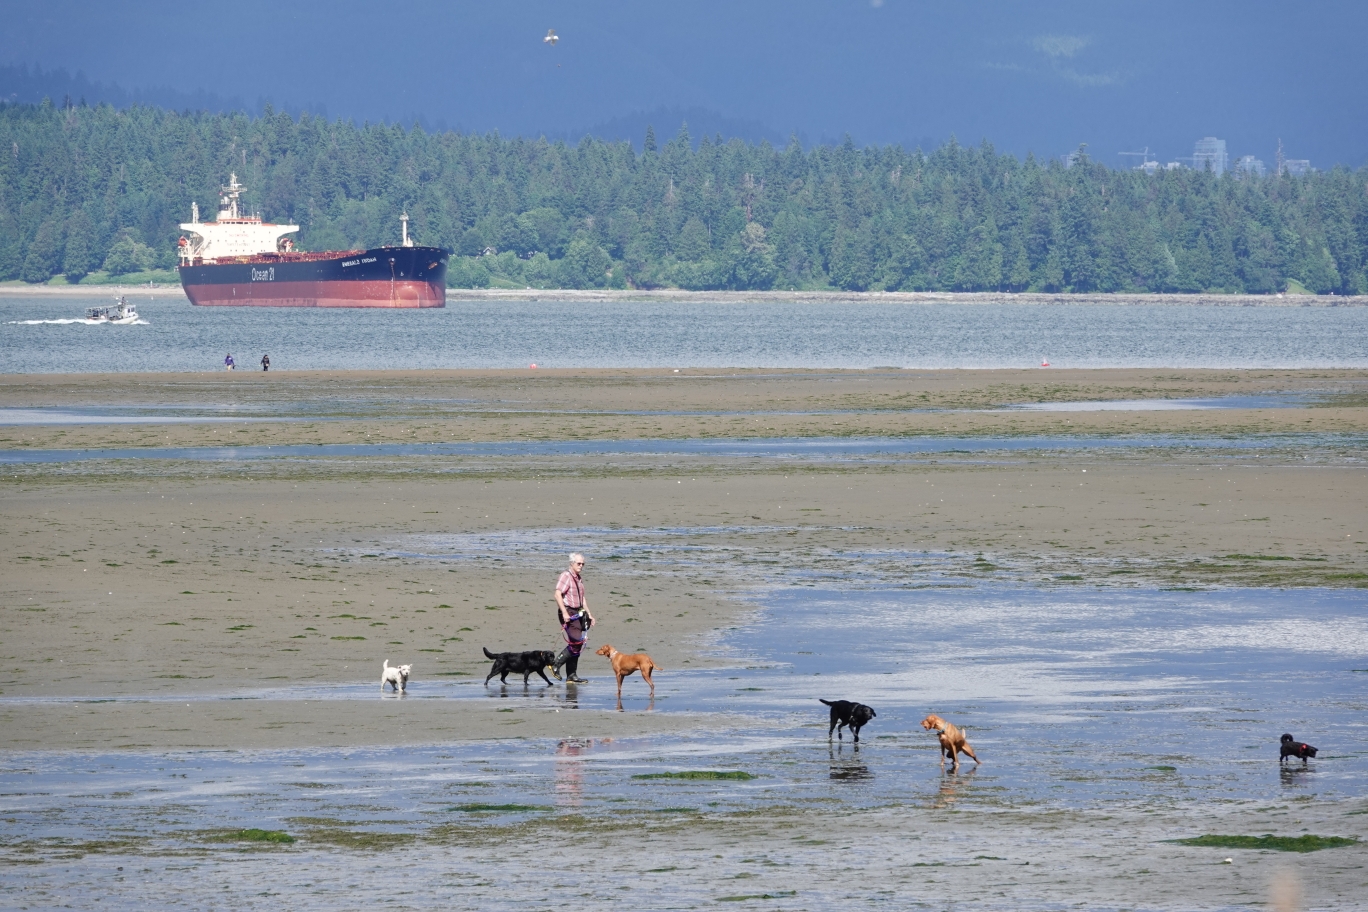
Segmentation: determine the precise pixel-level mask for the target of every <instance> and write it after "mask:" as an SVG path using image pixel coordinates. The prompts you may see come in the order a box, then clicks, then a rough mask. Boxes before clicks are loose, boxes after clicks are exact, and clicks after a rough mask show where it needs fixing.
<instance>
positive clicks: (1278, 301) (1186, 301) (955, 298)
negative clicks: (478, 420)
mask: <svg viewBox="0 0 1368 912" xmlns="http://www.w3.org/2000/svg"><path fill="white" fill-rule="evenodd" d="M111 294H123V295H128V294H146V295H148V296H150V297H156V298H176V297H179V298H184V297H185V292H184V291H183V290H182V289H181V287H180V286H179V285H158V286H156V287H151V288H149V287H148V286H146V285H98V286H95V285H84V286H83V285H71V286H67V287H62V286H58V285H24V284H22V283H12V282H4V283H0V298H23V297H27V298H90V297H104V296H107V295H111ZM446 299H447V303H448V304H452V303H462V304H464V303H477V302H482V301H484V302H499V301H530V302H546V303H583V304H593V303H605V302H609V301H617V302H633V301H642V302H645V301H653V302H661V301H666V302H670V301H673V302H678V303H680V304H952V305H1012V304H1018V305H1033V306H1040V305H1050V306H1078V305H1117V306H1127V307H1134V306H1146V305H1149V306H1153V305H1159V306H1176V307H1182V306H1201V307H1368V295H1355V296H1344V295H1311V294H1273V295H1247V294H1240V295H1226V294H1205V293H1203V294H1169V293H1153V294H1149V293H1130V292H1108V293H1097V294H1071V293H1069V294H1066V293H1047V292H1020V293H1013V292H975V291H964V292H957V291H841V290H831V291H687V290H684V289H679V288H658V289H626V290H615V289H587V290H578V289H570V288H547V289H537V288H448V289H447V292H446ZM186 303H189V301H188V299H187V301H186ZM360 309H366V308H360Z"/></svg>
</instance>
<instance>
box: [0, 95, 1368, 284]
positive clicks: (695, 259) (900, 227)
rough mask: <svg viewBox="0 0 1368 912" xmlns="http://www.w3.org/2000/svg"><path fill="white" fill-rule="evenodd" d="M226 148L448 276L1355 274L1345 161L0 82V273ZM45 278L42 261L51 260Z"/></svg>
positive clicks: (58, 271) (136, 223)
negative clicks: (454, 127) (1057, 156)
mask: <svg viewBox="0 0 1368 912" xmlns="http://www.w3.org/2000/svg"><path fill="white" fill-rule="evenodd" d="M229 172H236V173H237V175H238V179H239V180H240V181H241V182H242V183H243V184H245V185H246V186H247V188H248V192H247V193H246V194H245V195H244V199H245V200H246V202H247V206H248V208H249V209H250V210H252V211H255V212H259V213H260V214H261V215H262V216H263V217H264V218H266V219H267V220H269V221H274V222H282V223H293V224H297V225H299V226H300V229H301V230H300V233H299V235H298V236H297V242H298V246H299V248H300V249H305V250H331V249H354V248H362V247H371V246H377V245H380V244H385V243H397V241H398V236H399V214H400V212H401V211H404V210H407V211H408V213H409V215H410V217H411V222H410V230H411V233H412V234H413V235H414V237H415V238H416V239H417V240H418V242H419V243H424V244H433V245H437V246H443V247H448V248H450V249H452V250H453V251H454V255H453V257H452V259H451V265H450V269H449V282H450V284H452V285H454V286H461V287H491V286H492V287H505V288H521V287H524V286H531V287H535V288H600V287H611V288H625V287H637V288H658V287H680V288H691V289H768V288H778V289H788V288H793V289H826V288H839V289H845V290H853V291H860V290H867V289H881V290H905V291H920V290H942V291H951V290H954V291H987V290H1007V291H1027V290H1031V291H1047V292H1054V291H1074V292H1108V291H1151V292H1232V293H1255V294H1262V293H1272V292H1278V291H1283V290H1286V289H1289V288H1290V289H1292V290H1300V289H1301V288H1305V289H1308V290H1310V291H1314V292H1317V293H1322V294H1325V293H1332V292H1333V293H1337V294H1368V170H1359V171H1356V172H1355V171H1349V170H1347V169H1343V168H1337V169H1335V170H1333V171H1329V172H1325V173H1313V174H1309V175H1306V176H1302V177H1290V176H1279V175H1274V176H1269V177H1264V178H1257V177H1249V178H1244V179H1238V178H1237V177H1235V176H1234V175H1232V174H1225V175H1222V176H1221V177H1216V176H1214V175H1212V174H1210V173H1207V172H1197V171H1191V170H1182V171H1161V172H1159V173H1156V174H1145V173H1143V172H1139V171H1130V170H1126V171H1117V170H1113V169H1110V168H1107V167H1104V166H1102V165H1100V164H1097V163H1095V162H1092V161H1090V160H1089V159H1088V158H1087V157H1086V156H1082V157H1080V158H1079V160H1078V162H1077V163H1076V164H1074V165H1073V167H1070V168H1065V167H1064V166H1063V165H1061V164H1060V163H1059V162H1057V161H1048V162H1047V161H1040V160H1037V159H1034V158H1031V157H1028V158H1027V159H1026V160H1025V161H1024V162H1023V161H1021V160H1019V159H1017V158H1016V157H1014V156H1012V155H999V154H998V153H996V152H995V151H994V149H993V147H992V146H991V145H989V144H987V143H984V144H982V145H979V146H961V145H959V144H957V143H956V142H954V141H953V140H952V141H951V142H950V143H948V144H946V145H944V146H942V147H941V148H939V149H936V150H933V151H930V152H922V151H920V150H918V151H908V150H905V149H903V148H900V147H895V146H894V147H889V146H885V147H878V148H873V147H871V148H857V147H856V146H855V145H854V144H853V143H850V142H846V143H845V144H844V145H838V146H820V147H815V148H811V149H806V150H805V149H803V148H802V146H801V145H800V144H798V143H797V142H796V141H795V142H792V143H790V144H789V145H788V146H787V147H786V148H782V149H777V148H774V147H772V146H770V145H768V144H761V145H749V144H747V143H744V142H742V141H740V140H731V141H725V140H723V139H722V138H721V137H720V136H719V137H716V138H704V139H703V140H702V142H701V143H698V144H697V148H695V147H694V143H693V142H692V141H691V140H690V137H689V136H688V133H687V128H685V129H681V130H680V132H679V133H678V135H676V136H674V137H673V138H672V139H669V140H668V141H664V142H659V141H657V139H656V137H655V136H654V135H652V134H651V133H649V132H648V134H647V136H646V139H645V148H644V151H643V152H641V153H637V152H635V151H633V149H632V147H631V145H629V144H628V143H625V142H617V143H605V142H602V141H598V140H594V139H585V140H583V141H581V142H579V143H578V144H576V145H573V146H570V145H566V144H564V143H550V142H547V141H545V140H528V139H505V138H502V137H500V136H499V135H497V134H491V135H463V134H458V133H437V134H434V133H428V132H425V131H423V130H421V129H418V128H414V129H411V130H405V129H403V128H401V127H398V126H387V125H363V126H357V125H355V124H354V123H351V122H347V121H328V120H326V119H324V118H319V117H312V116H309V115H302V116H300V117H299V118H298V119H296V118H293V117H291V116H289V115H287V114H282V113H272V112H270V111H269V110H268V111H267V113H266V114H265V115H263V116H260V117H250V116H248V115H246V114H231V113H228V114H209V113H188V112H187V113H176V112H173V111H166V110H161V109H157V108H148V107H133V108H129V109H126V110H117V109H115V108H112V107H109V106H107V105H101V106H99V107H63V106H55V105H53V104H51V103H48V102H45V103H43V104H41V105H25V104H0V279H22V280H23V281H26V282H35V283H36V282H48V281H50V280H53V278H54V277H55V276H65V280H66V281H73V282H74V281H81V280H82V279H86V280H87V281H89V278H88V277H94V278H98V277H100V276H108V275H115V276H117V275H132V274H135V273H142V272H146V271H147V270H155V269H169V268H171V267H173V266H174V264H175V258H174V250H175V242H176V238H177V237H178V236H179V235H180V233H181V232H180V229H179V227H178V224H179V223H180V222H184V221H189V218H190V205H191V202H192V201H195V202H198V203H199V205H200V211H201V214H202V217H203V218H205V219H206V220H208V219H212V218H213V216H214V213H215V212H216V210H217V200H218V188H219V187H220V186H221V185H222V184H224V183H226V182H227V179H228V175H229ZM58 281H61V279H58Z"/></svg>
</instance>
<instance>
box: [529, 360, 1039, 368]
mask: <svg viewBox="0 0 1368 912" xmlns="http://www.w3.org/2000/svg"><path fill="white" fill-rule="evenodd" d="M532 366H533V367H536V365H535V364H534V365H532ZM1040 366H1041V367H1049V366H1050V362H1049V361H1048V360H1042V361H1041V362H1040Z"/></svg>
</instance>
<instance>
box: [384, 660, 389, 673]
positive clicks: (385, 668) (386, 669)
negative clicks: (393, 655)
mask: <svg viewBox="0 0 1368 912" xmlns="http://www.w3.org/2000/svg"><path fill="white" fill-rule="evenodd" d="M383 667H384V670H385V671H389V659H385V664H384V666H383Z"/></svg>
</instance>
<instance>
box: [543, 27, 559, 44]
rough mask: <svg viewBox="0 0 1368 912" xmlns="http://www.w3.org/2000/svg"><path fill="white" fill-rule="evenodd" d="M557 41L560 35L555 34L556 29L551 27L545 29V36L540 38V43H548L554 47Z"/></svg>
mask: <svg viewBox="0 0 1368 912" xmlns="http://www.w3.org/2000/svg"><path fill="white" fill-rule="evenodd" d="M557 41H560V35H557V34H556V30H555V29H553V28H549V29H547V30H546V37H545V38H543V39H542V43H543V44H549V45H551V46H552V47H555V46H556V42H557Z"/></svg>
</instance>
